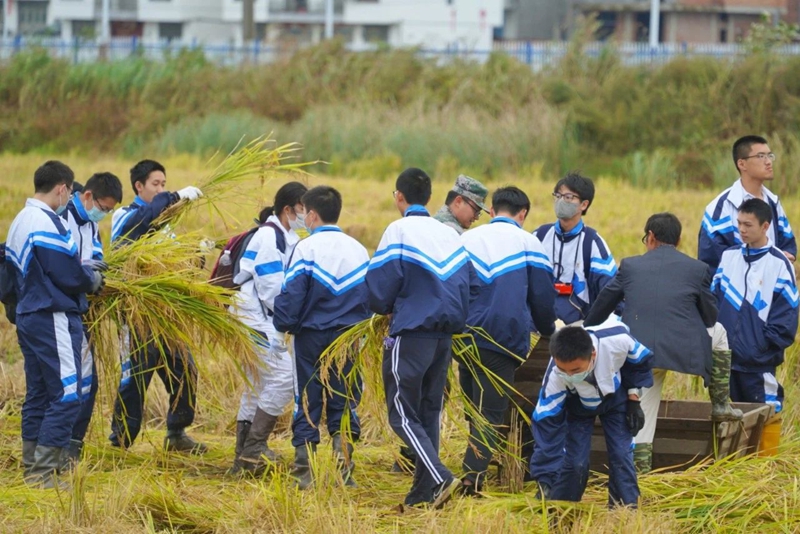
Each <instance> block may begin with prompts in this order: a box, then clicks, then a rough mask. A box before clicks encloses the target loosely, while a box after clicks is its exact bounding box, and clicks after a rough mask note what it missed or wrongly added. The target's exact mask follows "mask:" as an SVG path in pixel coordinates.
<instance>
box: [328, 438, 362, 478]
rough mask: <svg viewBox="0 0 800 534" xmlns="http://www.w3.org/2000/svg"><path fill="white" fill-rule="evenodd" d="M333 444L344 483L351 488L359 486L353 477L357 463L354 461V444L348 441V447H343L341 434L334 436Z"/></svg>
mask: <svg viewBox="0 0 800 534" xmlns="http://www.w3.org/2000/svg"><path fill="white" fill-rule="evenodd" d="M331 445H332V446H333V454H334V456H336V463H337V465H338V466H339V472H340V473H341V475H342V481H344V485H345V486H348V487H350V488H355V487H357V486H358V484H356V481H355V480H354V479H353V471H354V470H355V468H356V464H355V463H354V462H353V444H352V443H349V442H348V443H347V448H346V449H345V448H344V447H343V440H342V435H341V434H336V435H335V436H333V440H332V443H331Z"/></svg>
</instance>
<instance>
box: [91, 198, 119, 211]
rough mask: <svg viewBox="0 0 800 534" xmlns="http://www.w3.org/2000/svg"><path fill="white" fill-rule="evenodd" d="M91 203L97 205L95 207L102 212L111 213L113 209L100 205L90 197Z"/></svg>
mask: <svg viewBox="0 0 800 534" xmlns="http://www.w3.org/2000/svg"><path fill="white" fill-rule="evenodd" d="M92 204H94V205H95V206H97V209H99V210H100V211H102V212H103V213H111V212H112V211H114V208H106V207H105V206H102V205H100V203H99V202H97V201H96V200H95V199H92Z"/></svg>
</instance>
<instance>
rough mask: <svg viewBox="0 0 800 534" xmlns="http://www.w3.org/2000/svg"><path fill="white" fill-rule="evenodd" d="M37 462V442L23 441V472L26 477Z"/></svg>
mask: <svg viewBox="0 0 800 534" xmlns="http://www.w3.org/2000/svg"><path fill="white" fill-rule="evenodd" d="M35 460H36V442H35V441H29V440H22V471H23V473H25V474H26V475H27V474H28V471H30V470H31V467H33V462H34V461H35Z"/></svg>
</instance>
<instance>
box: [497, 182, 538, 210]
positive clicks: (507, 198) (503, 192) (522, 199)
mask: <svg viewBox="0 0 800 534" xmlns="http://www.w3.org/2000/svg"><path fill="white" fill-rule="evenodd" d="M492 208H493V209H494V212H495V214H497V212H498V211H506V212H508V213H510V214H511V215H516V214H518V213H519V212H520V211H522V210H525V211H528V212H530V211H531V201H530V199H528V195H526V194H525V191H523V190H522V189H520V188H519V187H515V186H513V185H508V186H506V187H501V188H499V189H497V190H496V191H495V192H494V194H492Z"/></svg>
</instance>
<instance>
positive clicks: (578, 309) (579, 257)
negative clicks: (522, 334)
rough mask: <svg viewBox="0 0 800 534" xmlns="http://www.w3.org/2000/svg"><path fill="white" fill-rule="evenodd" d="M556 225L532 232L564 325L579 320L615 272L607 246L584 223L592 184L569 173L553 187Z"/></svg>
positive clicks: (592, 196) (575, 174) (592, 197)
mask: <svg viewBox="0 0 800 534" xmlns="http://www.w3.org/2000/svg"><path fill="white" fill-rule="evenodd" d="M553 198H554V199H555V212H556V218H557V220H556V222H555V223H552V224H545V225H543V226H540V227H539V228H538V229H537V230H536V231H535V232H534V233H535V234H536V237H538V238H539V241H541V242H542V245H543V246H544V250H545V252H547V255H548V258H549V259H550V263H551V264H552V265H553V276H554V278H555V289H556V293H557V296H556V315H557V316H558V318H559V319H561V320H562V321H564V323H566V324H572V323H575V322H578V321H582V320H583V319H584V318H585V317H586V314H587V313H588V312H589V308H591V306H592V303H593V302H594V299H596V298H597V295H599V294H600V291H601V290H602V289H603V288H604V287H605V285H606V284H607V283H608V282H610V281H611V279H612V278H613V277H614V275H615V274H616V273H617V264H616V263H615V262H614V257H613V256H612V255H611V251H609V249H608V245H606V242H605V241H604V240H603V238H602V237H600V234H598V233H597V231H596V230H594V229H593V228H590V227H588V226H586V225H585V224H584V223H583V216H584V215H586V213H587V212H588V211H589V206H591V205H592V201H593V200H594V184H593V183H592V181H591V180H590V179H589V178H586V177H584V176H581V175H580V174H578V173H569V174H567V175H566V176H564V177H563V178H562V179H561V180H559V181H558V183H556V186H555V187H554V188H553Z"/></svg>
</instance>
